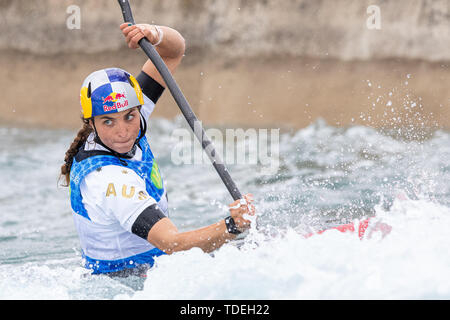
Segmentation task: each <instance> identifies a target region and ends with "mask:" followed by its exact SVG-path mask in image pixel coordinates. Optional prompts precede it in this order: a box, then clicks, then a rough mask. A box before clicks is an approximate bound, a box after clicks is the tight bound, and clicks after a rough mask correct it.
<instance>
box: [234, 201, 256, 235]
mask: <svg viewBox="0 0 450 320" xmlns="http://www.w3.org/2000/svg"><path fill="white" fill-rule="evenodd" d="M253 201H254V199H253V195H252V194H251V193H249V194H246V195H244V199H238V200H236V201H234V202H233V203H231V204H230V205H229V208H230V209H229V210H230V215H231V217H232V218H233V220H234V223H235V224H236V227H237V228H238V230H239V231H245V230H247V229H249V228H250V224H251V221H250V220H248V219H245V218H244V215H245V214H248V215H250V216H254V215H255V206H254V205H253V204H252V202H253Z"/></svg>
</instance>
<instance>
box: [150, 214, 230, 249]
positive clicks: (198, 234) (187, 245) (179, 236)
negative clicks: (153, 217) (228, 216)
mask: <svg viewBox="0 0 450 320" xmlns="http://www.w3.org/2000/svg"><path fill="white" fill-rule="evenodd" d="M234 238H235V235H233V234H230V233H228V231H227V227H226V225H225V221H224V220H221V221H220V222H217V223H214V224H212V225H210V226H207V227H203V228H200V229H197V230H193V231H187V232H178V230H177V228H176V227H175V225H174V224H173V223H172V222H171V221H170V220H169V219H162V220H160V221H159V222H158V223H157V224H155V225H154V227H153V228H152V229H151V230H150V232H149V234H148V241H149V242H150V243H152V244H153V245H155V246H156V247H158V248H159V249H161V250H162V251H164V252H165V253H167V254H172V253H174V252H177V251H184V250H189V249H192V248H195V247H196V248H200V249H202V250H203V251H205V252H211V251H214V250H215V249H217V248H220V247H221V246H222V245H223V244H224V243H226V242H227V241H229V240H232V239H234Z"/></svg>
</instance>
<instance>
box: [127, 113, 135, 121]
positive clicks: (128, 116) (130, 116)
mask: <svg viewBox="0 0 450 320" xmlns="http://www.w3.org/2000/svg"><path fill="white" fill-rule="evenodd" d="M126 119H127V120H133V119H134V114H132V113H130V114H127V116H126Z"/></svg>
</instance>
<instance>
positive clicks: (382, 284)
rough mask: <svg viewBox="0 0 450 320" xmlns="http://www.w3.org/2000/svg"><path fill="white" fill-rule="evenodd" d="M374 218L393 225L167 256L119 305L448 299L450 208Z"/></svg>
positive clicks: (415, 204) (399, 205) (414, 205)
mask: <svg viewBox="0 0 450 320" xmlns="http://www.w3.org/2000/svg"><path fill="white" fill-rule="evenodd" d="M377 218H380V219H382V221H383V222H386V223H388V224H389V225H391V226H392V231H391V233H390V234H389V235H387V236H386V237H384V238H382V237H381V234H377V233H374V234H373V236H372V237H371V238H370V239H363V240H360V239H359V238H358V237H357V235H356V234H354V233H341V232H339V231H336V230H330V231H327V232H325V233H323V234H321V235H315V236H313V237H310V238H307V239H305V238H303V237H301V236H299V234H298V233H297V232H295V231H294V230H293V229H288V230H287V231H286V233H285V234H284V235H283V236H278V237H276V238H273V239H266V240H265V241H260V240H261V239H257V240H256V242H257V244H258V245H257V246H255V245H254V242H253V244H249V245H244V246H242V247H241V248H240V249H238V248H237V247H236V246H233V245H231V244H229V245H225V246H224V247H222V248H221V249H219V250H218V251H217V252H215V253H214V257H213V256H211V255H208V254H205V253H203V252H202V251H201V250H200V249H192V250H189V251H186V252H182V253H176V254H174V255H172V256H170V257H169V256H162V257H160V258H158V260H157V267H156V268H154V269H153V270H151V271H149V272H148V278H147V280H146V282H145V285H144V289H143V290H142V291H137V292H136V293H135V294H134V295H132V296H128V295H126V294H121V295H117V296H116V299H128V298H132V299H448V298H450V272H449V266H450V252H449V250H448V245H449V243H450V241H449V240H450V236H449V233H448V226H449V225H450V209H449V208H448V207H444V206H442V205H439V204H436V203H433V202H430V201H428V200H409V199H408V200H400V199H397V200H396V201H395V202H394V205H393V206H392V207H391V209H390V210H389V211H388V212H387V211H384V210H383V209H380V208H377ZM251 240H252V239H251V235H250V236H249V238H248V239H247V240H246V241H247V242H248V243H252V242H251Z"/></svg>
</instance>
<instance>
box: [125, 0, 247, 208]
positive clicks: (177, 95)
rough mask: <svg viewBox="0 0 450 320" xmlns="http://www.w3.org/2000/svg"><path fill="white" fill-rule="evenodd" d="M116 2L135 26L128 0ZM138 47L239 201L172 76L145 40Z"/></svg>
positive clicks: (236, 192)
mask: <svg viewBox="0 0 450 320" xmlns="http://www.w3.org/2000/svg"><path fill="white" fill-rule="evenodd" d="M117 1H118V2H119V5H120V7H121V9H122V14H123V19H124V20H125V22H129V23H132V24H135V22H134V19H133V14H132V12H131V7H130V3H129V2H128V0H117ZM139 46H140V47H141V48H142V50H143V51H144V52H145V54H146V55H147V56H148V58H149V59H150V60H151V61H152V62H153V64H154V65H155V67H156V69H157V70H158V72H159V73H160V75H161V76H162V78H163V79H164V82H165V83H166V85H167V87H168V88H169V90H170V92H171V93H172V96H173V98H174V99H175V101H176V103H177V104H178V107H179V108H180V110H181V112H182V113H183V115H184V117H185V118H186V120H187V122H188V123H189V126H190V127H191V129H192V131H193V132H194V134H195V136H196V137H197V139H198V140H199V141H200V143H201V145H202V148H203V150H205V151H206V153H207V154H208V157H209V159H210V160H211V162H212V165H213V166H214V168H215V169H216V171H217V173H218V174H219V176H220V178H221V179H222V181H223V183H224V184H225V186H226V187H227V189H228V191H229V192H230V194H231V196H232V197H233V200H238V199H241V198H242V195H241V193H240V192H239V190H238V188H237V187H236V184H235V183H234V181H233V179H231V176H230V174H229V172H228V170H227V168H226V167H225V165H224V164H223V161H222V159H221V158H220V156H219V154H217V152H216V151H215V149H214V146H213V145H212V142H211V140H210V139H209V138H208V136H207V135H206V133H205V130H204V129H203V127H202V126H201V125H200V122H199V121H198V119H197V117H196V115H195V114H194V112H193V111H192V108H191V106H190V105H189V103H188V101H187V100H186V98H185V97H184V95H183V93H182V92H181V90H180V88H179V86H178V85H177V83H176V82H175V80H174V78H173V77H172V74H171V73H170V71H169V69H168V68H167V66H166V64H165V63H164V61H163V59H162V58H161V56H160V55H159V53H158V52H157V51H156V49H155V48H154V46H153V45H152V44H151V43H150V42H149V41H148V40H147V39H146V38H142V39H141V40H140V41H139Z"/></svg>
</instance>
